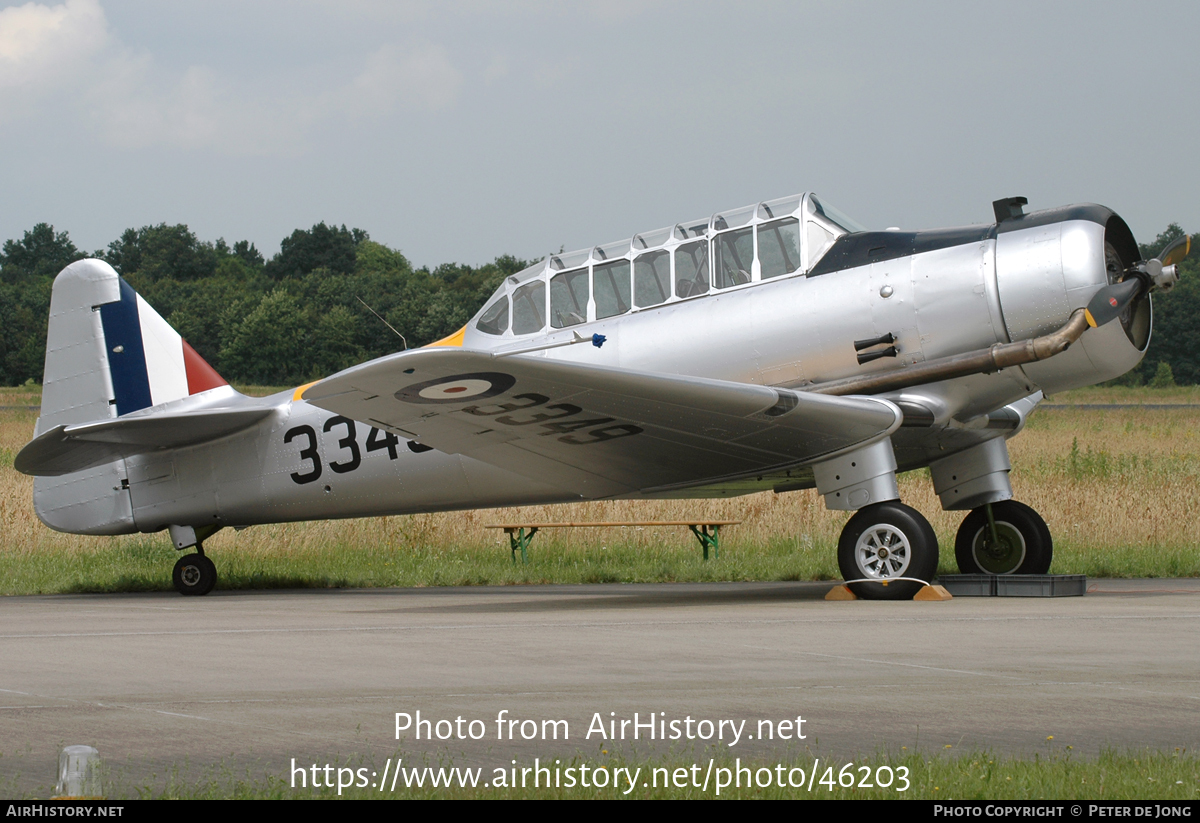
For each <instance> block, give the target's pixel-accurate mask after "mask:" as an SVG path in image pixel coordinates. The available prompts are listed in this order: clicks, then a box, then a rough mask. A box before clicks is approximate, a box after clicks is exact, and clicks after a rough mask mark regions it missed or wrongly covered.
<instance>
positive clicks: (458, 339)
mask: <svg viewBox="0 0 1200 823" xmlns="http://www.w3.org/2000/svg"><path fill="white" fill-rule="evenodd" d="M466 333H467V327H466V326H463V327H462V328H461V329H459V330H458V331H456V332H455V333H454V334H452V335H450V336H449V337H443V338H442V339H441V340H435V341H434V342H432V343H430V344H429V345H428V346H426V347H425V348H430V347H431V346H458V347H460V348H461V347H462V344H463V335H465V334H466Z"/></svg>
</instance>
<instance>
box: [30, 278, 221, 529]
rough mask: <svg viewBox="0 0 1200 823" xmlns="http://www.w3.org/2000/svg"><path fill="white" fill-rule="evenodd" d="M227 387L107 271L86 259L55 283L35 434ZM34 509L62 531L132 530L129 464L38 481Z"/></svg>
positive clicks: (126, 285)
mask: <svg viewBox="0 0 1200 823" xmlns="http://www.w3.org/2000/svg"><path fill="white" fill-rule="evenodd" d="M227 385H228V384H227V383H226V381H225V380H224V379H222V378H221V376H220V375H219V374H217V372H216V371H215V370H214V369H213V368H212V367H211V366H210V365H208V363H206V362H205V361H204V360H203V358H201V357H200V355H198V354H197V353H196V352H195V350H193V349H192V347H191V346H189V345H188V344H187V341H185V340H184V339H183V338H182V337H181V336H180V335H179V333H178V332H177V331H175V330H174V329H173V328H171V326H170V325H169V324H168V323H167V321H166V320H164V319H163V318H162V317H161V316H160V315H159V314H158V312H156V311H154V309H152V308H151V307H150V305H149V304H148V303H147V302H146V301H145V300H143V299H142V298H141V296H139V295H138V294H137V292H135V291H134V290H133V288H132V287H131V286H130V285H129V284H128V283H126V282H125V281H124V280H123V279H121V277H120V275H118V274H117V272H116V271H115V270H114V269H113V267H112V266H110V265H109V264H107V263H105V262H104V261H102V260H80V261H77V262H75V263H72V264H71V265H69V266H67V267H66V268H65V269H63V270H62V272H60V273H59V275H58V277H56V278H55V280H54V287H53V290H52V292H51V296H50V323H49V327H48V329H47V334H46V365H45V370H44V372H43V379H42V408H41V415H40V416H39V418H38V422H37V427H36V432H35V436H37V435H40V434H42V433H44V432H46V431H49V430H50V429H52V428H54V427H55V426H60V425H67V426H69V425H73V424H79V423H91V422H95V421H98V420H107V419H111V418H114V417H118V416H123V415H126V414H129V413H131V412H136V411H140V410H141V409H145V408H149V407H151V406H158V405H161V404H164V403H170V402H172V401H174V400H180V399H182V398H184V397H188V396H190V395H194V394H199V393H200V392H204V391H208V390H210V389H214V388H218V387H221V386H227ZM230 391H232V389H230ZM34 509H35V510H36V512H37V514H38V517H39V518H41V520H42V522H44V523H45V524H46V525H47V526H50V527H51V528H53V529H58V530H59V531H68V532H74V533H86V534H119V533H123V532H132V531H136V526H135V524H134V520H133V514H132V509H131V505H130V500H129V491H128V475H127V473H126V469H125V461H124V460H116V461H114V462H112V463H109V464H107V465H105V466H100V467H97V468H94V469H88V470H87V471H81V472H76V473H73V474H68V475H63V476H61V477H53V478H50V477H39V478H37V479H36V480H35V482H34Z"/></svg>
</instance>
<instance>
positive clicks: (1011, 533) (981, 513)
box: [954, 500, 1054, 574]
mask: <svg viewBox="0 0 1200 823" xmlns="http://www.w3.org/2000/svg"><path fill="white" fill-rule="evenodd" d="M989 509H990V512H989ZM1053 554H1054V543H1053V541H1052V540H1051V538H1050V527H1049V526H1047V525H1046V521H1045V520H1043V519H1042V516H1041V515H1040V514H1038V513H1037V512H1036V511H1034V510H1033V509H1031V508H1030V507H1029V506H1026V505H1025V504H1024V503H1019V502H1017V501H1016V500H1005V501H1003V502H1001V503H991V504H989V505H987V506H980V507H979V508H977V509H974V510H972V511H971V513H970V514H968V515H967V517H966V519H965V520H963V523H962V526H960V527H959V529H958V536H957V537H956V538H955V540H954V557H955V559H956V560H957V561H958V568H959V571H961V572H962V573H963V574H1045V573H1046V572H1048V571H1049V570H1050V560H1051V558H1052V557H1053Z"/></svg>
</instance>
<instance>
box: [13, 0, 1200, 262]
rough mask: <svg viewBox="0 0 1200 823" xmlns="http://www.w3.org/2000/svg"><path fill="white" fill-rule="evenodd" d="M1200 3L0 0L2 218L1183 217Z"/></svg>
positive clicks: (86, 226)
mask: <svg viewBox="0 0 1200 823" xmlns="http://www.w3.org/2000/svg"><path fill="white" fill-rule="evenodd" d="M1198 23H1200V3H1196V2H1194V0H1185V1H1184V2H1162V3H1153V2H1138V3H1130V4H1127V5H1122V6H1118V5H1117V4H1115V3H1098V2H1080V3H1053V2H1045V1H1044V0H1043V1H1042V2H1030V3H1022V2H1012V1H1011V0H1008V1H1007V2H1003V3H994V2H993V3H964V2H947V3H934V2H926V3H892V2H888V3H882V2H880V3H851V2H845V1H844V0H838V2H807V3H805V2H783V3H768V2H745V3H730V2H723V3H702V2H649V1H648V0H640V1H639V2H625V1H624V0H595V1H594V2H587V1H586V0H576V2H569V3H568V2H558V3H535V2H516V1H514V0H509V2H504V3H488V2H458V3H454V2H442V3H432V2H430V3H420V2H411V3H401V2H372V1H371V0H359V1H358V2H353V1H352V0H336V2H334V1H333V0H330V1H329V2H324V1H323V0H307V2H304V1H303V0H287V1H286V2H285V0H261V2H248V1H247V0H238V2H231V1H227V0H203V2H191V1H190V0H176V1H175V2H170V3H162V2H150V1H149V0H67V2H65V3H62V4H54V3H53V2H46V3H36V2H31V3H24V4H13V3H5V2H3V0H0V240H3V239H4V238H9V237H19V236H20V234H21V232H22V231H24V230H26V229H28V228H30V227H31V226H33V225H34V224H35V223H38V222H43V221H44V222H49V223H52V224H54V226H55V227H56V228H58V229H59V230H63V229H65V230H67V231H69V232H70V234H71V237H72V239H74V240H75V241H76V243H77V245H79V246H80V247H81V248H85V249H95V248H99V247H102V246H105V245H107V243H108V242H109V241H111V240H112V239H114V238H115V237H117V236H118V235H119V234H120V232H121V231H122V230H123V229H125V228H127V227H130V226H141V225H145V224H148V223H160V222H167V223H187V224H188V225H189V226H190V227H191V228H192V229H193V230H194V231H195V232H196V233H197V234H198V235H199V236H200V237H201V238H202V239H208V240H212V239H216V238H217V237H222V236H223V237H225V238H226V239H227V240H229V241H231V242H232V241H234V240H237V239H243V238H245V239H250V240H252V241H254V242H255V243H256V244H257V245H258V247H259V249H260V250H262V251H263V253H264V254H266V255H267V256H270V255H271V254H273V253H274V252H276V251H277V250H278V248H279V241H280V239H281V238H283V237H284V236H286V235H287V234H289V233H290V232H291V231H292V230H293V229H295V228H297V227H308V226H311V225H312V224H313V223H316V222H318V221H321V220H324V221H327V222H332V223H338V224H341V223H345V224H346V225H348V226H357V227H361V228H364V229H366V230H367V231H369V232H370V233H371V236H372V238H374V239H375V240H379V241H381V242H383V243H387V244H388V245H390V246H393V247H395V248H399V249H401V250H402V251H403V252H404V253H405V254H407V255H408V256H409V258H410V259H412V260H413V261H414V262H415V263H416V264H418V265H421V264H429V265H436V264H437V263H441V262H448V261H457V262H463V263H482V262H485V261H487V260H490V259H492V258H494V257H495V256H497V255H499V254H504V253H511V254H515V255H517V256H520V257H527V258H528V257H535V256H540V255H542V254H544V253H545V252H547V251H549V250H557V249H559V248H560V247H562V246H565V247H566V248H567V249H572V248H578V247H583V246H590V245H593V244H596V243H602V242H605V241H609V240H616V239H620V238H622V237H628V236H629V235H630V234H632V233H633V232H635V231H643V230H648V229H653V228H657V227H660V226H664V225H668V224H672V223H675V222H680V221H683V220H688V219H692V218H696V217H702V216H707V215H708V214H709V213H711V212H714V211H718V210H723V209H728V208H733V207H736V206H740V205H745V204H749V203H752V202H756V201H760V200H766V199H771V198H775V197H780V196H783V195H787V194H793V193H797V192H800V191H804V190H813V191H816V192H818V193H819V194H821V195H822V196H823V197H824V198H825V199H826V200H828V201H830V202H832V203H833V204H835V205H837V206H838V207H840V208H841V209H842V210H843V211H845V212H847V213H848V214H850V215H851V216H853V217H855V218H857V219H858V220H859V221H860V222H862V223H865V224H866V225H868V226H870V227H872V228H884V227H887V226H900V227H902V228H906V229H919V228H932V227H936V226H946V225H962V224H967V223H979V222H985V221H990V220H991V205H990V204H991V201H992V200H994V199H997V198H999V197H1005V196H1012V195H1024V196H1026V197H1028V198H1029V201H1030V208H1047V207H1052V206H1057V205H1063V204H1066V203H1072V202H1081V201H1094V202H1099V203H1103V204H1105V205H1108V206H1111V207H1113V208H1115V209H1116V210H1117V211H1118V212H1119V213H1120V214H1122V215H1123V216H1124V217H1125V218H1126V220H1128V221H1129V223H1130V225H1131V226H1132V228H1133V230H1134V233H1135V234H1136V235H1137V237H1138V239H1139V240H1142V241H1143V242H1146V241H1149V240H1151V239H1153V237H1154V235H1155V234H1156V233H1157V232H1158V231H1160V230H1162V229H1163V228H1164V227H1165V226H1166V225H1167V224H1168V223H1169V222H1172V221H1176V222H1179V223H1180V224H1181V225H1183V227H1184V228H1185V229H1187V230H1189V231H1193V232H1194V231H1198V230H1200V163H1197V162H1196V149H1195V145H1196V133H1197V122H1196V120H1197V115H1196V112H1195V111H1194V110H1193V108H1192V96H1193V94H1194V92H1195V90H1196V89H1197V88H1198V87H1200V82H1198V81H1200V60H1198V59H1197V57H1196V56H1195V55H1194V54H1192V53H1191V52H1190V49H1189V47H1188V46H1187V43H1189V42H1191V41H1192V40H1193V39H1194V35H1195V32H1196V30H1197V28H1198V26H1197V24H1198Z"/></svg>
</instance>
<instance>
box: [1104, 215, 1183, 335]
mask: <svg viewBox="0 0 1200 823" xmlns="http://www.w3.org/2000/svg"><path fill="white" fill-rule="evenodd" d="M1191 248H1192V238H1191V237H1189V236H1188V235H1184V236H1183V237H1180V238H1179V239H1178V240H1176V241H1174V242H1173V243H1171V244H1170V245H1168V246H1167V247H1166V248H1165V249H1163V250H1162V252H1160V253H1159V255H1158V257H1155V258H1154V259H1153V260H1147V261H1146V262H1144V263H1137V264H1135V265H1133V266H1131V267H1130V268H1129V269H1127V270H1126V272H1125V279H1124V280H1122V281H1121V282H1120V283H1113V284H1111V285H1108V286H1105V287H1104V288H1102V289H1100V291H1098V292H1096V294H1095V295H1094V296H1093V297H1092V299H1091V301H1090V302H1089V303H1088V304H1087V308H1086V309H1085V310H1084V316H1085V317H1086V318H1087V321H1088V325H1089V326H1091V327H1092V328H1098V327H1100V326H1103V325H1104V324H1105V323H1108V322H1111V321H1112V320H1114V319H1115V318H1117V317H1119V316H1120V314H1121V312H1123V311H1125V308H1126V307H1127V306H1128V305H1129V304H1130V303H1132V302H1133V301H1134V300H1135V299H1137V298H1138V297H1140V296H1141V295H1143V294H1146V293H1147V292H1150V291H1152V290H1154V289H1158V290H1160V291H1170V290H1171V288H1172V287H1173V286H1174V285H1175V283H1176V282H1178V281H1179V272H1178V271H1177V270H1176V269H1175V266H1176V265H1177V264H1178V263H1180V262H1182V261H1183V259H1184V258H1185V257H1187V255H1188V252H1189V251H1191Z"/></svg>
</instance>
